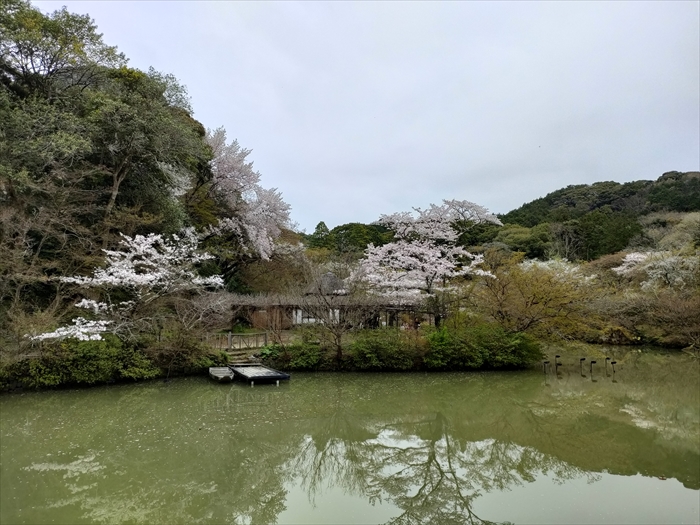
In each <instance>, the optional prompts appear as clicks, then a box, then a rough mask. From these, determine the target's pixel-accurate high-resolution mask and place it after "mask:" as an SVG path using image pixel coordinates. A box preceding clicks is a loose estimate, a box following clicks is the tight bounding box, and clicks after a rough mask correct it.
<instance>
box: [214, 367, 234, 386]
mask: <svg viewBox="0 0 700 525" xmlns="http://www.w3.org/2000/svg"><path fill="white" fill-rule="evenodd" d="M209 377H211V378H212V379H213V380H214V381H218V382H219V383H229V382H231V381H233V371H232V370H231V369H230V368H229V367H227V366H211V367H209Z"/></svg>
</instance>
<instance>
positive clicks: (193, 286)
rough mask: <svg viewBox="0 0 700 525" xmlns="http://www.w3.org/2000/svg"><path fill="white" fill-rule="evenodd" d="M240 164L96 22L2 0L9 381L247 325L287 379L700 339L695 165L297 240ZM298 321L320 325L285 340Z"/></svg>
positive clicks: (1, 282) (141, 374)
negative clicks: (510, 203)
mask: <svg viewBox="0 0 700 525" xmlns="http://www.w3.org/2000/svg"><path fill="white" fill-rule="evenodd" d="M249 153H250V150H248V149H245V148H244V147H242V146H241V145H239V144H238V142H237V141H236V140H229V139H228V138H227V136H226V131H225V130H224V129H223V128H219V129H213V130H212V129H206V128H205V127H204V126H203V125H202V124H201V123H200V122H198V121H196V120H195V119H194V118H193V117H192V108H191V106H190V101H189V97H188V95H187V90H186V88H185V87H184V86H183V85H181V84H180V83H179V82H178V80H177V79H176V78H175V77H174V76H173V75H170V74H165V73H161V72H158V71H156V70H155V69H149V70H148V71H140V70H138V69H135V68H131V67H129V65H128V60H127V58H126V57H125V56H124V55H123V54H122V53H120V52H119V51H118V49H117V48H116V47H113V46H110V45H108V44H106V43H105V42H103V40H102V36H101V35H100V34H99V33H98V32H97V28H96V27H95V25H94V23H93V21H92V20H91V19H90V18H89V16H83V15H76V14H72V13H70V12H68V11H67V9H65V8H63V9H60V10H58V11H55V12H54V13H51V14H44V13H42V12H40V11H39V10H38V9H36V8H34V7H32V6H31V5H30V4H29V2H27V1H25V0H4V1H3V9H2V12H0V250H1V253H2V257H1V258H0V276H1V279H0V383H2V384H4V385H8V384H17V383H21V384H24V385H28V386H34V387H39V386H54V385H60V384H66V383H95V382H105V381H114V380H126V379H140V378H148V377H155V376H158V375H166V374H170V373H173V372H178V371H179V372H182V371H186V370H198V369H201V368H202V367H206V366H209V365H212V364H214V363H221V362H225V361H226V359H228V356H227V355H225V354H222V353H220V352H218V351H217V350H215V349H214V348H213V347H212V346H210V345H209V344H207V343H206V336H207V334H212V333H215V332H218V331H221V330H228V329H232V328H237V329H246V328H247V327H251V326H253V327H255V328H257V329H265V330H267V331H268V332H269V333H270V334H271V335H272V336H273V340H274V344H272V345H271V346H270V347H269V348H266V349H265V350H264V351H263V356H264V357H266V358H268V359H269V360H271V362H272V361H274V362H275V363H279V364H280V365H281V366H286V367H289V368H296V369H299V368H301V369H305V368H306V369H308V368H311V369H316V368H319V367H321V368H327V369H368V370H405V369H436V370H444V369H453V370H454V369H476V368H484V367H485V368H500V367H521V366H527V364H528V363H530V362H532V361H533V360H537V359H538V358H539V356H540V350H539V348H540V346H539V345H540V342H542V341H547V340H556V341H570V340H583V341H588V342H613V343H625V344H636V343H652V344H664V345H669V346H675V347H679V348H685V349H686V350H688V351H691V352H692V351H696V350H697V348H698V346H699V344H700V321H698V320H699V319H700V293H699V290H700V273H699V272H700V264H698V259H699V258H698V248H699V246H700V173H698V172H692V173H679V172H669V173H666V174H664V175H662V176H661V177H660V178H659V179H658V180H656V181H653V182H652V181H637V182H630V183H625V184H619V183H615V182H601V183H596V184H592V185H580V186H569V187H567V188H564V189H562V190H558V191H556V192H553V193H551V194H549V195H547V196H545V197H543V198H542V199H537V200H535V201H533V202H531V203H528V204H525V205H523V206H522V207H520V208H518V209H517V210H514V211H512V212H509V213H507V214H505V215H502V216H500V217H496V216H495V215H493V214H490V213H489V212H488V210H485V209H484V208H483V207H481V206H478V205H476V204H474V203H471V202H468V201H459V200H445V201H443V204H441V205H431V206H430V208H427V209H424V210H421V209H414V210H413V211H412V212H402V213H395V214H392V215H380V213H381V211H382V210H378V215H380V216H379V218H378V220H377V221H376V222H375V223H373V224H360V223H350V224H345V225H341V226H337V227H335V228H332V229H329V228H328V227H327V226H326V224H325V223H323V222H320V223H319V224H318V226H317V227H316V229H315V231H314V232H313V233H310V234H306V233H300V232H295V231H293V228H292V226H291V224H292V223H291V221H290V208H289V206H288V205H287V204H286V203H285V202H284V200H283V199H282V196H281V194H280V193H279V192H278V191H277V190H276V189H275V188H265V187H264V186H263V185H262V175H261V174H260V173H258V172H257V171H255V169H254V167H253V165H252V163H251V162H250V161H249V160H248V159H247V157H248V154H249ZM283 297H284V301H286V302H284V301H283V299H282V298H283ZM295 309H296V310H297V311H298V312H299V315H302V313H303V315H305V316H307V318H313V319H315V321H316V322H315V323H314V324H306V325H303V326H297V327H296V328H295V329H294V330H292V332H294V335H293V336H292V337H291V339H290V337H286V338H285V337H282V336H281V334H280V330H281V327H283V328H284V329H285V330H286V329H287V328H290V327H291V325H292V324H293V323H292V315H293V311H294V310H295ZM272 311H275V312H277V314H275V315H277V317H274V316H272V314H271V313H270V312H272ZM302 311H303V312H302ZM263 313H264V314H265V315H264V316H263V315H262V314H263ZM329 313H330V315H329ZM311 314H313V315H311ZM294 315H296V314H294ZM285 316H286V317H285ZM324 316H325V317H324ZM261 319H263V320H262V321H261ZM382 319H383V321H382ZM266 323H267V324H266ZM390 327H391V328H394V329H391V330H390V329H388V328H390ZM377 328H387V329H384V330H377Z"/></svg>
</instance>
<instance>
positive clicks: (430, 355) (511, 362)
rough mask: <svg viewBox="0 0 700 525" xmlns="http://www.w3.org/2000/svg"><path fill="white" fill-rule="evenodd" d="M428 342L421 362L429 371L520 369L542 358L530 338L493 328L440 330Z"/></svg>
mask: <svg viewBox="0 0 700 525" xmlns="http://www.w3.org/2000/svg"><path fill="white" fill-rule="evenodd" d="M427 339H428V344H429V349H428V352H427V353H426V354H425V356H424V358H423V362H424V364H425V366H426V367H427V368H429V369H436V370H448V369H449V370H465V369H466V370H469V369H477V368H521V367H525V366H527V365H529V364H530V363H532V362H534V361H536V360H538V359H540V358H541V357H542V352H541V350H540V347H539V345H538V344H537V343H536V342H535V341H534V340H532V339H531V338H530V337H529V336H527V335H526V334H524V333H517V332H507V331H506V330H504V329H503V328H501V327H500V326H498V325H495V324H485V323H482V324H477V325H474V326H466V327H460V328H450V327H447V326H443V327H442V328H440V329H438V330H434V331H432V332H431V333H429V334H428V336H427Z"/></svg>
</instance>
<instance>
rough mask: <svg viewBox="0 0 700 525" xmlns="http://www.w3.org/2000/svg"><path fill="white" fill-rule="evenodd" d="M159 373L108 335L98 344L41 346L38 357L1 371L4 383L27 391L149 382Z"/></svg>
mask: <svg viewBox="0 0 700 525" xmlns="http://www.w3.org/2000/svg"><path fill="white" fill-rule="evenodd" d="M159 374H160V370H158V368H156V367H155V366H154V365H153V363H152V362H151V361H150V360H149V359H148V358H147V357H146V356H145V355H144V354H143V353H141V352H140V351H139V350H137V349H135V348H133V347H130V346H126V345H124V344H123V343H122V342H121V341H120V340H119V339H118V338H117V337H115V336H111V335H106V336H105V337H104V339H103V340H102V341H76V340H74V339H68V340H65V341H61V342H56V343H52V344H44V346H43V349H42V352H41V356H40V357H38V358H30V359H24V360H21V361H17V362H15V363H13V364H12V365H10V366H8V367H5V368H4V369H3V371H2V376H4V377H3V379H4V382H6V383H11V382H14V381H18V382H20V383H22V384H23V385H24V386H27V387H30V388H41V387H53V386H59V385H69V384H87V385H90V384H98V383H107V382H110V381H119V380H125V379H131V380H134V379H149V378H153V377H156V376H158V375H159Z"/></svg>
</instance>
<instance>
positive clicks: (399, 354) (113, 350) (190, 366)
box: [0, 325, 543, 392]
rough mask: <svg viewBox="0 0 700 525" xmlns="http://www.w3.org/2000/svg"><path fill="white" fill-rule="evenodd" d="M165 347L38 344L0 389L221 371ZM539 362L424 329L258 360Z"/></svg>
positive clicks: (365, 367)
mask: <svg viewBox="0 0 700 525" xmlns="http://www.w3.org/2000/svg"><path fill="white" fill-rule="evenodd" d="M180 345H181V346H180V347H179V348H177V349H175V348H173V346H172V345H168V346H167V347H166V346H165V345H162V346H160V345H159V344H158V343H155V344H153V345H151V346H138V345H130V344H127V343H125V342H123V341H121V340H120V339H119V338H117V337H116V336H112V335H107V336H105V337H104V338H103V339H102V340H100V341H77V340H75V339H66V340H63V341H59V342H52V343H49V344H44V345H43V347H42V350H41V352H40V353H39V354H38V355H36V356H32V357H27V358H24V359H19V360H15V361H13V362H11V363H9V364H1V365H0V391H3V392H11V391H15V390H22V389H31V390H38V389H50V388H60V387H75V386H93V385H105V384H116V383H128V382H134V381H140V380H148V379H158V378H160V379H163V378H170V377H175V376H183V375H203V374H206V373H207V370H208V368H209V367H211V366H225V365H226V364H227V362H228V361H229V356H228V354H227V353H226V352H216V351H213V350H212V349H210V348H208V347H206V346H205V345H202V344H201V343H196V342H194V341H180ZM542 356H543V354H542V349H541V345H540V343H538V342H536V341H535V340H534V339H532V338H531V337H530V336H528V335H526V334H523V333H508V332H506V331H505V330H503V329H502V328H501V327H499V326H497V325H478V326H471V327H460V328H450V327H447V326H443V327H441V328H438V329H429V330H405V331H404V330H364V331H361V332H358V333H357V334H356V335H355V337H354V338H353V339H352V341H349V342H347V343H346V344H345V345H344V346H343V348H342V349H341V353H340V355H339V353H338V350H337V348H334V347H332V346H331V345H328V344H324V343H323V342H322V341H319V340H313V339H312V338H310V337H302V338H301V339H300V340H299V341H298V342H294V343H291V344H286V345H280V344H271V345H268V346H266V347H264V348H262V349H261V350H260V352H259V353H258V357H259V358H260V360H261V361H262V362H263V363H264V364H266V365H268V366H271V367H273V368H279V369H282V370H286V371H336V372H341V371H342V372H410V371H475V370H496V369H500V370H517V369H523V368H527V367H529V366H530V365H532V364H533V363H534V362H537V361H538V360H539V359H541V358H542Z"/></svg>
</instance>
